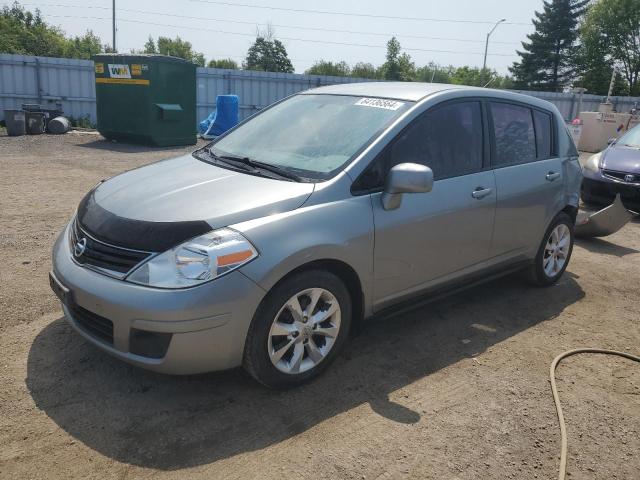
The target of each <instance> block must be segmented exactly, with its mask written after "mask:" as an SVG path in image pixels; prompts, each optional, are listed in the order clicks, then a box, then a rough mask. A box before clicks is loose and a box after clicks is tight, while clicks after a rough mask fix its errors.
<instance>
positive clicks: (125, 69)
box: [108, 63, 131, 78]
mask: <svg viewBox="0 0 640 480" xmlns="http://www.w3.org/2000/svg"><path fill="white" fill-rule="evenodd" d="M108 67H109V76H110V77H111V78H131V72H130V71H129V65H121V64H111V63H110V64H109V65H108Z"/></svg>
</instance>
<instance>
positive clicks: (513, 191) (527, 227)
mask: <svg viewBox="0 0 640 480" xmlns="http://www.w3.org/2000/svg"><path fill="white" fill-rule="evenodd" d="M489 123H490V131H491V132H490V134H491V136H492V142H491V150H492V152H491V162H492V167H493V168H494V172H495V178H496V187H497V193H498V200H497V205H496V217H495V229H494V235H493V240H492V242H491V255H492V257H504V259H505V260H506V259H510V258H514V259H517V258H519V257H522V259H525V258H527V257H530V256H531V253H532V252H534V251H536V250H537V248H538V246H539V245H540V241H541V240H542V236H543V233H544V231H545V229H546V227H547V225H548V224H549V222H550V221H551V219H552V218H553V217H554V216H555V215H556V214H557V213H558V212H557V209H558V205H559V204H561V203H562V196H563V179H562V175H563V172H562V164H561V161H560V158H559V157H558V153H557V139H556V138H554V133H553V132H554V131H555V128H554V117H553V115H552V114H551V113H550V112H547V111H544V110H540V109H536V108H533V107H531V106H529V105H526V104H519V103H512V102H503V101H498V100H495V101H490V102H489Z"/></svg>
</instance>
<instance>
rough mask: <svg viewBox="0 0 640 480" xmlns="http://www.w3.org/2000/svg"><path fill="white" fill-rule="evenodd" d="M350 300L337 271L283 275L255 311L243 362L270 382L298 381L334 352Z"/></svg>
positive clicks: (347, 322) (346, 324)
mask: <svg viewBox="0 0 640 480" xmlns="http://www.w3.org/2000/svg"><path fill="white" fill-rule="evenodd" d="M351 316H352V305H351V298H350V295H349V291H348V289H347V287H346V286H345V285H344V283H343V282H342V280H340V278H338V277H337V276H336V275H334V274H332V273H329V272H326V271H321V270H309V271H306V272H300V273H297V274H294V275H292V276H291V277H289V278H286V279H285V280H284V281H282V282H281V283H279V284H278V285H276V286H275V287H274V288H273V289H272V290H271V291H270V292H269V293H268V294H267V296H266V297H265V299H264V300H263V301H262V303H261V304H260V307H259V308H258V310H257V311H256V313H255V315H254V317H253V321H252V322H251V326H250V327H249V332H248V333H247V340H246V343H245V350H244V359H243V366H244V368H245V370H247V372H249V374H251V376H252V377H253V378H255V379H256V380H257V381H259V382H260V383H262V384H263V385H266V386H267V387H270V388H287V387H293V386H296V385H300V384H302V383H304V382H306V381H308V380H311V379H312V378H314V377H316V376H318V375H319V374H320V373H321V372H322V371H323V370H324V369H325V368H327V367H328V366H329V364H330V363H331V362H332V361H333V360H334V359H335V358H336V356H337V355H338V353H339V352H340V350H341V348H342V346H343V344H344V342H345V341H346V339H347V337H348V335H349V329H350V327H351Z"/></svg>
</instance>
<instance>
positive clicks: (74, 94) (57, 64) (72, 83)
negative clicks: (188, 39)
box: [0, 54, 640, 123]
mask: <svg viewBox="0 0 640 480" xmlns="http://www.w3.org/2000/svg"><path fill="white" fill-rule="evenodd" d="M362 81H371V80H366V79H358V78H350V77H328V76H316V75H297V74H294V73H272V72H252V71H246V70H220V69H216V68H198V69H197V79H196V82H197V113H198V120H201V119H203V118H205V117H206V116H207V115H208V114H209V112H210V111H211V110H212V109H213V108H214V107H215V103H216V96H218V95H222V94H230V93H232V94H236V95H238V96H239V97H240V118H242V119H244V118H246V117H248V116H249V115H252V114H254V113H255V112H257V111H258V110H260V109H261V108H264V107H266V106H267V105H270V104H272V103H273V102H275V101H277V100H280V99H281V98H284V97H286V96H288V95H292V94H294V93H296V92H300V91H302V90H307V89H309V88H314V87H320V86H323V85H332V84H336V83H353V82H362ZM520 93H524V94H527V95H532V96H534V97H538V98H542V99H544V100H548V101H550V102H552V103H554V104H555V105H556V106H557V107H558V109H559V110H560V112H561V113H562V115H563V116H564V117H565V118H566V119H567V120H569V119H572V118H574V117H575V116H576V115H577V113H578V109H579V108H580V107H579V104H580V96H579V95H577V94H572V93H554V92H531V91H521V92H520ZM602 100H603V97H602V96H599V95H583V97H582V107H581V110H582V111H595V110H597V109H598V104H599V103H600V102H602ZM611 100H612V102H613V103H614V106H615V107H616V110H617V111H619V112H626V111H629V110H630V109H631V108H633V107H634V105H635V104H636V103H639V102H640V97H612V99H611ZM23 103H40V104H43V105H45V106H50V107H51V108H53V107H55V105H56V104H57V103H60V104H61V105H62V109H63V110H64V112H65V114H66V115H68V116H72V117H74V118H82V117H88V118H89V119H90V120H91V122H92V123H95V122H96V106H95V77H94V70H93V62H92V61H90V60H74V59H69V58H48V57H31V56H24V55H8V54H0V120H1V119H4V110H5V109H10V108H20V106H21V105H22V104H23Z"/></svg>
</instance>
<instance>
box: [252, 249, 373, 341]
mask: <svg viewBox="0 0 640 480" xmlns="http://www.w3.org/2000/svg"><path fill="white" fill-rule="evenodd" d="M310 270H322V271H325V272H330V273H332V274H334V275H335V276H336V277H338V278H339V279H340V280H341V281H342V282H343V283H344V284H345V286H346V287H347V290H348V291H349V296H350V297H351V307H352V314H353V318H352V327H354V329H357V328H358V326H359V325H360V324H361V323H362V321H363V320H364V317H365V296H364V291H363V285H362V281H361V279H360V276H359V275H358V272H356V270H355V269H354V268H353V267H352V266H351V265H349V264H348V263H346V262H344V261H342V260H338V259H335V258H322V259H317V260H312V261H310V262H307V263H304V264H302V265H299V266H297V267H296V268H294V269H293V270H291V271H289V272H287V273H286V274H285V275H284V276H282V277H281V278H280V279H279V280H278V281H277V282H276V283H275V284H274V285H273V286H272V287H271V288H270V289H269V291H268V292H267V294H266V295H265V297H264V298H265V299H266V298H267V297H268V295H269V292H271V291H272V290H273V289H274V288H276V287H278V285H280V284H281V283H282V282H284V281H285V280H287V279H288V278H290V277H291V276H293V275H296V274H299V273H302V272H305V271H310ZM263 301H264V299H263Z"/></svg>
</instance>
